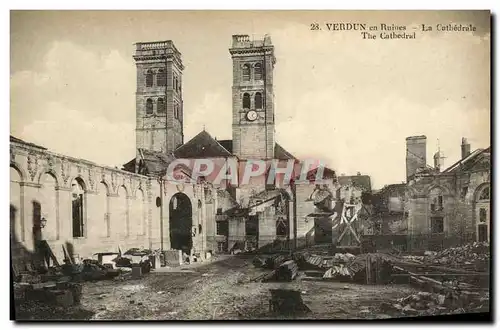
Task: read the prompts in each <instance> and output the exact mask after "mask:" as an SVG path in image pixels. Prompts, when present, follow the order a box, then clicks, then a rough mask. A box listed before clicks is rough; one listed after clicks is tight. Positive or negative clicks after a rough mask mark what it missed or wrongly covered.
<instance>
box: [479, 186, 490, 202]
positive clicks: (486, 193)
mask: <svg viewBox="0 0 500 330" xmlns="http://www.w3.org/2000/svg"><path fill="white" fill-rule="evenodd" d="M478 200H479V201H486V200H490V187H489V186H486V187H484V188H483V190H481V192H480V193H479V197H478Z"/></svg>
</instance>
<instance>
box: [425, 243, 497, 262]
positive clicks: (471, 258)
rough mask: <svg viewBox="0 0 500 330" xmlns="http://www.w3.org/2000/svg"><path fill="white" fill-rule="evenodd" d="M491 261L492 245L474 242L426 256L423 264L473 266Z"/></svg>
mask: <svg viewBox="0 0 500 330" xmlns="http://www.w3.org/2000/svg"><path fill="white" fill-rule="evenodd" d="M489 260H490V244H489V243H488V242H473V243H469V244H465V245H461V246H457V247H452V248H448V249H444V250H442V251H439V252H437V253H433V254H428V255H424V259H423V262H425V263H432V264H439V265H450V266H451V265H454V266H457V265H472V264H475V263H478V262H483V263H487V262H488V261H489Z"/></svg>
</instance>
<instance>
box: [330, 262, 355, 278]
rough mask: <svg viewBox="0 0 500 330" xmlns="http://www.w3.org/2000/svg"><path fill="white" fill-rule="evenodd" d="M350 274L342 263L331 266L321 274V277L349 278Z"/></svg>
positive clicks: (351, 274)
mask: <svg viewBox="0 0 500 330" xmlns="http://www.w3.org/2000/svg"><path fill="white" fill-rule="evenodd" d="M352 276H353V273H352V272H351V271H350V270H349V268H347V267H346V266H344V265H339V266H333V267H332V268H330V269H328V270H327V271H326V272H325V274H323V278H336V279H339V280H351V279H352Z"/></svg>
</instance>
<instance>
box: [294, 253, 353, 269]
mask: <svg viewBox="0 0 500 330" xmlns="http://www.w3.org/2000/svg"><path fill="white" fill-rule="evenodd" d="M354 258H355V256H354V255H353V254H350V253H335V255H333V256H327V255H316V254H310V253H307V252H303V253H295V254H294V255H293V259H294V260H295V262H297V264H298V265H299V268H300V269H330V268H332V267H333V266H335V265H340V264H347V263H349V262H351V261H352V260H353V259H354Z"/></svg>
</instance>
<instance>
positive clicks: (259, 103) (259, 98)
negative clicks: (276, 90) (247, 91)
mask: <svg viewBox="0 0 500 330" xmlns="http://www.w3.org/2000/svg"><path fill="white" fill-rule="evenodd" d="M255 109H262V94H261V93H255Z"/></svg>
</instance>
